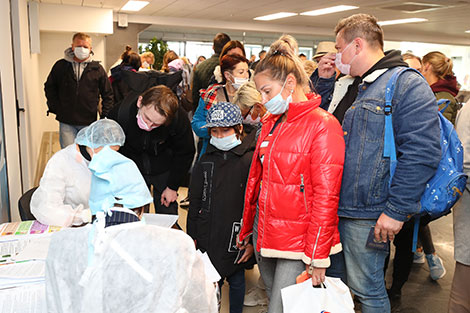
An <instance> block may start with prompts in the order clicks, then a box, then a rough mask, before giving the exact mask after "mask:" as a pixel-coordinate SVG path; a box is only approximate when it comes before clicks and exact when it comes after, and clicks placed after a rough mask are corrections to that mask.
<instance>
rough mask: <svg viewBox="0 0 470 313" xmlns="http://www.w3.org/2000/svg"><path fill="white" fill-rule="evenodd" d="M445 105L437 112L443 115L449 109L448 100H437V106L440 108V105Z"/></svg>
mask: <svg viewBox="0 0 470 313" xmlns="http://www.w3.org/2000/svg"><path fill="white" fill-rule="evenodd" d="M444 103H445V104H446V105H445V106H444V107H443V108H442V109H440V110H439V112H441V114H442V113H444V111H445V110H446V109H447V108H448V107H449V104H450V100H449V99H439V100H437V106H438V107H440V106H441V105H442V104H444Z"/></svg>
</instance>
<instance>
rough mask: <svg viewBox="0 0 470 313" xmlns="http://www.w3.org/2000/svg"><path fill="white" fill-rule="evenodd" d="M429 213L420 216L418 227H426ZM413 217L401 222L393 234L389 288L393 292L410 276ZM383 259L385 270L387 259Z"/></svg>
mask: <svg viewBox="0 0 470 313" xmlns="http://www.w3.org/2000/svg"><path fill="white" fill-rule="evenodd" d="M431 220H432V219H431V217H430V216H429V215H425V216H422V217H421V218H420V222H419V227H420V228H423V227H426V226H427V225H428V224H429V222H431ZM414 224H415V219H414V218H412V219H411V220H409V221H408V222H405V224H403V228H402V229H401V230H400V232H399V233H398V234H397V235H396V236H395V239H394V240H393V244H394V245H395V257H394V259H393V275H392V277H393V282H392V287H391V288H390V290H391V291H392V292H393V293H400V292H401V288H402V287H403V285H404V284H405V283H406V281H407V280H408V276H410V272H411V267H412V266H413V256H414V253H413V251H412V248H413V230H414ZM388 259H389V258H387V260H385V271H386V270H387V265H388V261H389V260H388Z"/></svg>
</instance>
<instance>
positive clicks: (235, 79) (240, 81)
mask: <svg viewBox="0 0 470 313" xmlns="http://www.w3.org/2000/svg"><path fill="white" fill-rule="evenodd" d="M230 75H231V76H232V78H233V82H231V83H232V86H233V88H235V90H238V88H240V87H241V86H242V85H243V84H246V83H247V82H248V78H239V77H235V76H233V75H232V74H230Z"/></svg>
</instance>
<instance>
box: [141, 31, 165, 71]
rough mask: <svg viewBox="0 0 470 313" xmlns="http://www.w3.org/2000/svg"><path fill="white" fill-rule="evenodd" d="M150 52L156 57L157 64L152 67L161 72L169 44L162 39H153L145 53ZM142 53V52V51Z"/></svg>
mask: <svg viewBox="0 0 470 313" xmlns="http://www.w3.org/2000/svg"><path fill="white" fill-rule="evenodd" d="M147 51H150V52H152V53H153V55H154V56H155V63H154V64H153V65H152V66H153V68H154V69H156V70H159V69H161V68H162V64H163V55H164V54H165V53H166V52H167V51H168V44H167V43H166V41H164V40H162V39H157V38H156V37H153V38H152V39H151V40H150V42H149V45H148V46H147V47H145V52H147ZM140 52H141V53H142V51H140Z"/></svg>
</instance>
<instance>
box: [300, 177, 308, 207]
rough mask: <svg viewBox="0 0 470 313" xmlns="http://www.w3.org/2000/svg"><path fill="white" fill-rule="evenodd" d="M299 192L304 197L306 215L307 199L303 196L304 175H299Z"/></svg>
mask: <svg viewBox="0 0 470 313" xmlns="http://www.w3.org/2000/svg"><path fill="white" fill-rule="evenodd" d="M300 192H301V193H302V194H303V196H304V204H305V213H308V207H307V198H306V196H305V184H304V174H300Z"/></svg>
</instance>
